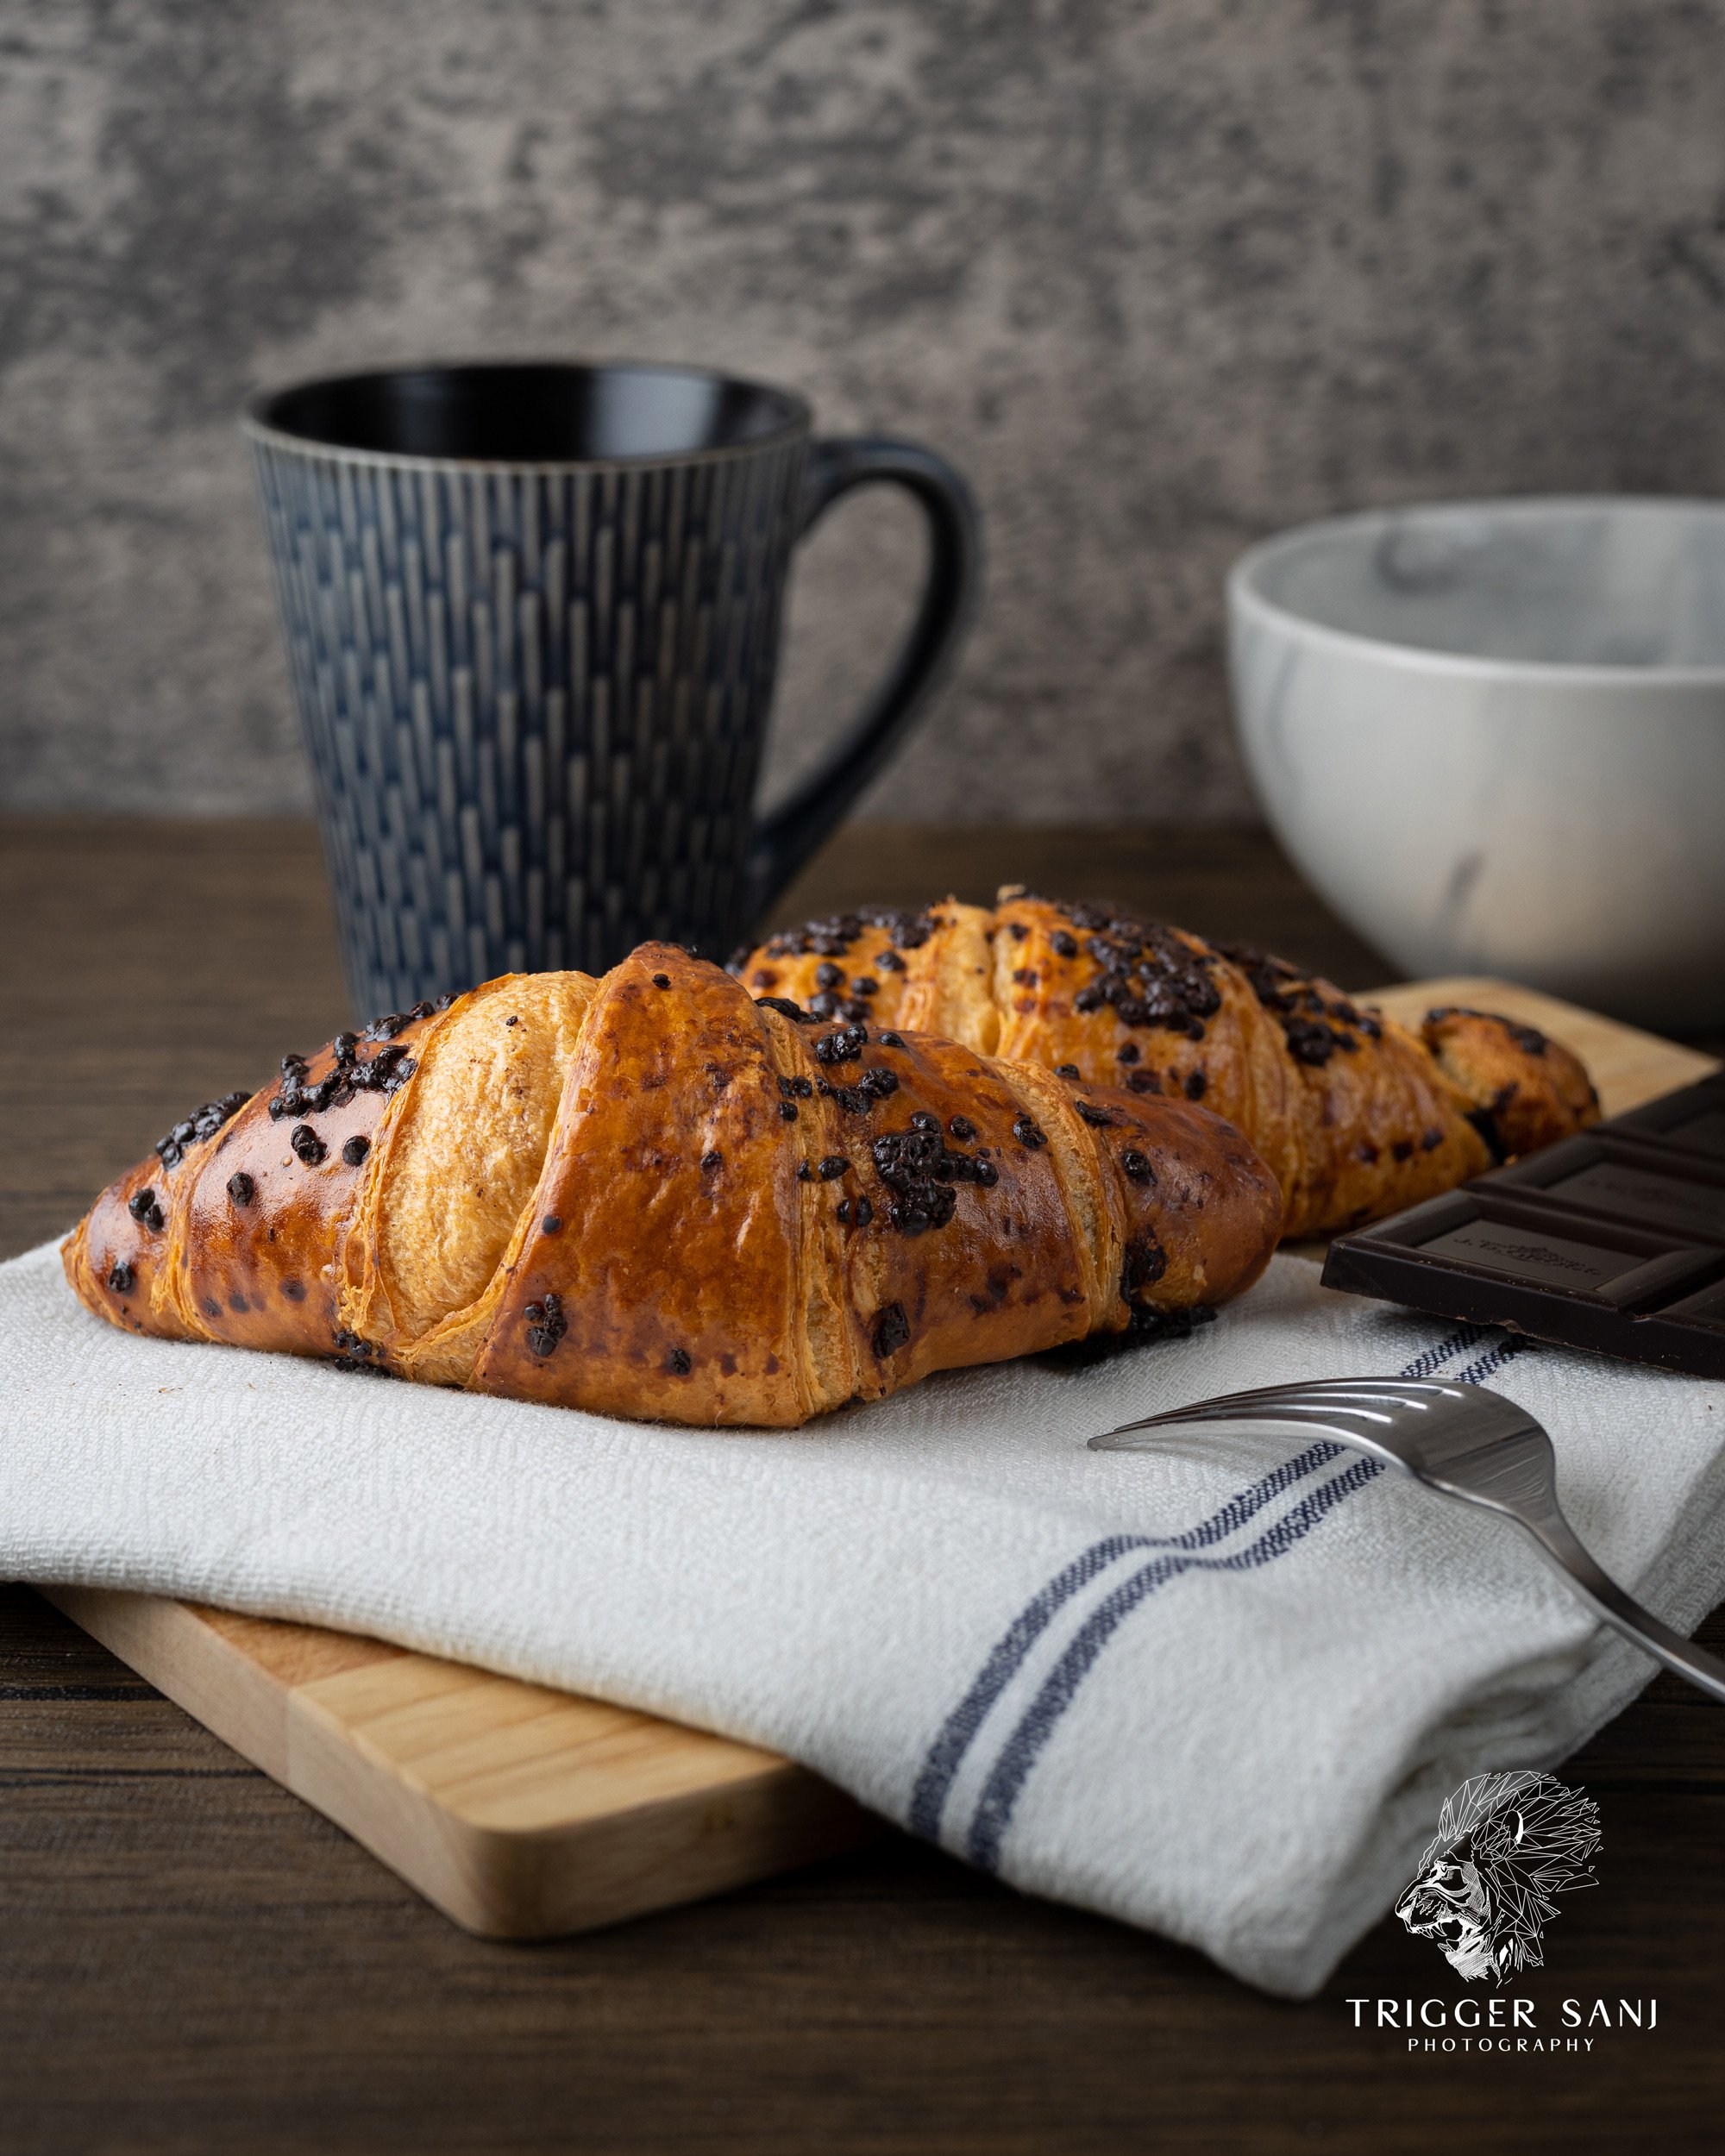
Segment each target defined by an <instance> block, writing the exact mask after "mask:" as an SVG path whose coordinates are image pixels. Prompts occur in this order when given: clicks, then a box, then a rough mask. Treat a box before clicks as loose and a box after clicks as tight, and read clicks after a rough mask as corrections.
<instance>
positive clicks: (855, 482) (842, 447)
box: [744, 435, 982, 923]
mask: <svg viewBox="0 0 1725 2156" xmlns="http://www.w3.org/2000/svg"><path fill="white" fill-rule="evenodd" d="M878 481H885V482H888V483H890V484H891V485H893V486H902V487H903V488H904V489H905V490H906V492H907V493H908V494H909V495H910V496H911V498H913V500H914V501H915V503H916V504H917V505H918V507H919V509H920V510H921V511H922V512H923V514H924V516H925V517H926V518H927V519H928V537H929V557H928V576H927V579H926V581H925V584H924V586H923V594H922V602H921V604H920V605H919V607H918V609H917V615H916V619H915V621H914V622H913V624H912V625H911V631H910V634H909V635H908V636H906V638H905V641H904V642H903V644H902V645H901V646H900V649H899V653H898V656H897V657H896V658H895V659H894V661H893V664H892V666H891V667H890V669H889V670H888V674H887V675H886V678H885V680H882V681H881V685H880V686H879V687H878V688H877V689H876V690H875V693H874V694H873V695H872V696H871V697H870V698H869V701H868V702H867V703H866V704H865V705H863V707H862V713H861V715H860V716H859V718H857V720H856V724H855V725H854V726H853V727H852V728H851V730H850V733H849V734H848V735H847V736H846V737H845V738H844V741H843V742H841V743H839V745H838V747H837V749H834V750H833V752H832V754H831V755H830V756H829V757H828V758H827V759H826V761H825V763H824V764H822V766H821V768H819V770H818V771H817V772H815V773H814V774H813V776H812V777H811V778H809V779H806V780H804V782H803V784H802V785H801V786H800V787H798V788H797V790H796V792H795V793H793V794H792V796H791V797H790V799H788V800H787V801H786V802H785V803H784V804H783V805H781V807H779V808H777V809H775V811H774V812H773V813H772V814H771V815H770V816H768V817H766V818H763V819H762V822H761V823H760V824H758V825H757V826H756V830H755V833H754V836H753V837H752V838H751V839H750V844H749V856H748V862H747V867H746V868H745V871H744V874H745V879H746V888H747V892H748V903H749V912H750V921H751V923H752V922H753V921H755V920H756V919H757V918H759V916H760V914H761V913H762V912H763V911H764V910H765V908H766V907H767V906H770V905H771V904H772V902H773V900H774V899H775V898H776V897H777V896H778V895H779V893H780V892H781V891H782V890H783V889H784V887H785V886H786V885H787V883H788V882H789V881H790V880H791V878H792V877H793V875H794V874H796V872H797V870H798V869H799V868H801V867H802V865H803V863H804V862H806V860H807V859H808V857H809V856H810V855H811V854H812V853H813V852H814V850H815V849H816V848H817V847H818V846H819V844H820V843H821V841H822V840H823V839H824V838H825V837H826V836H827V834H828V832H829V831H831V830H832V828H833V826H834V825H835V824H837V823H838V822H839V821H840V819H841V818H843V817H844V812H845V811H846V810H847V809H848V808H849V807H850V804H851V802H852V801H854V800H855V799H856V796H857V794H858V793H861V792H862V788H863V787H865V786H866V785H867V784H868V783H869V780H870V779H872V778H873V777H874V776H875V773H876V772H877V771H879V770H880V769H881V766H882V765H883V764H884V763H885V762H886V761H887V759H888V757H889V756H890V755H892V753H893V751H894V749H896V748H897V747H898V745H899V743H900V742H901V741H902V740H903V739H904V737H905V736H906V734H907V733H908V732H909V731H910V730H911V728H912V727H913V725H914V724H916V722H917V720H918V718H920V717H921V715H922V712H923V711H924V709H925V706H926V705H927V703H928V701H929V699H930V698H931V696H932V695H933V693H934V692H935V690H936V689H937V688H938V686H940V684H941V682H942V681H943V680H944V678H945V676H946V674H947V673H948V671H949V669H950V667H951V664H952V661H953V660H954V658H955V657H956V656H957V650H958V646H959V644H960V643H961V642H963V636H964V632H965V630H967V629H968V628H969V624H970V617H971V616H972V614H973V613H974V612H975V605H976V594H977V590H978V587H979V586H980V584H981V582H982V520H981V519H980V517H978V515H977V513H976V505H975V500H974V498H972V495H971V492H970V490H969V487H968V486H966V485H965V483H964V481H963V479H961V478H960V477H959V475H958V473H957V472H956V471H954V469H953V468H952V467H951V466H950V464H949V463H948V462H947V461H946V460H945V458H944V457H941V456H937V455H936V454H935V453H934V451H933V450H932V449H925V448H923V447H922V446H921V445H920V444H919V443H918V442H897V441H894V440H892V439H891V438H890V437H888V436H881V435H857V436H846V437H844V439H840V440H832V441H824V442H812V443H811V444H810V446H809V454H808V462H807V464H806V466H805V467H804V473H803V494H802V506H801V518H800V524H799V527H798V531H797V536H798V538H799V540H802V539H806V537H807V536H808V535H809V533H810V532H811V531H812V530H813V529H814V527H815V526H816V524H818V523H819V522H820V520H821V518H822V517H824V516H825V514H826V512H827V511H828V510H829V509H831V507H832V505H833V504H834V503H835V502H836V501H837V500H838V499H839V498H840V496H841V495H844V494H849V493H850V492H853V491H854V490H855V489H856V488H857V487H859V486H873V485H875V483H876V482H878Z"/></svg>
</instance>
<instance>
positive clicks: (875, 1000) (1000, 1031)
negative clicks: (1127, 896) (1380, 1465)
mask: <svg viewBox="0 0 1725 2156" xmlns="http://www.w3.org/2000/svg"><path fill="white" fill-rule="evenodd" d="M731 969H732V971H733V972H735V973H737V974H738V975H741V977H742V978H743V981H745V982H746V983H747V985H748V987H749V988H750V991H751V992H752V993H754V994H756V995H775V996H780V997H783V998H784V999H785V1000H786V1001H787V1005H789V1006H800V1007H803V1008H806V1009H807V1010H809V1011H811V1012H813V1014H814V1015H815V1016H816V1017H817V1018H850V1019H851V1020H853V1021H855V1020H857V1019H859V1018H867V1017H873V1018H875V1020H876V1021H877V1022H878V1023H880V1024H881V1025H913V1026H922V1027H925V1028H927V1030H928V1031H931V1032H936V1033H944V1034H946V1035H948V1036H950V1037H951V1038H952V1039H954V1040H957V1041H963V1042H964V1043H965V1044H967V1045H968V1046H969V1047H972V1048H977V1049H981V1050H982V1051H983V1052H984V1053H985V1054H987V1055H991V1056H1005V1057H1007V1058H1008V1059H1009V1060H1011V1061H1013V1062H1035V1063H1040V1064H1042V1065H1044V1068H1046V1069H1051V1070H1054V1071H1057V1072H1058V1073H1060V1074H1061V1075H1063V1076H1067V1077H1071V1078H1082V1079H1084V1080H1086V1081H1088V1082H1089V1083H1090V1084H1093V1085H1114V1086H1121V1087H1126V1089H1127V1090H1128V1091H1130V1092H1132V1093H1135V1094H1139V1095H1141V1096H1145V1095H1147V1096H1150V1097H1151V1098H1161V1099H1169V1098H1175V1099H1184V1100H1201V1101H1202V1102H1203V1103H1204V1105H1205V1106H1206V1107H1208V1108H1211V1109H1213V1110H1214V1112H1215V1113H1216V1114H1218V1115H1220V1116H1224V1117H1226V1119H1227V1120H1228V1121H1229V1122H1230V1123H1233V1124H1234V1125H1236V1126H1237V1127H1238V1128H1239V1130H1241V1131H1244V1133H1245V1136H1246V1137H1247V1138H1249V1139H1250V1140H1251V1144H1252V1146H1253V1148H1254V1149H1255V1150H1256V1151H1257V1152H1258V1154H1259V1155H1260V1156H1262V1157H1263V1159H1264V1161H1265V1162H1266V1163H1268V1165H1269V1167H1270V1169H1271V1171H1272V1172H1273V1174H1274V1175H1275V1176H1276V1179H1277V1181H1278V1182H1279V1183H1280V1184H1281V1186H1282V1194H1283V1225H1282V1232H1283V1235H1284V1236H1287V1237H1297V1236H1311V1235H1325V1234H1331V1233H1334V1232H1338V1231H1339V1230H1341V1229H1344V1228H1351V1227H1358V1225H1360V1223H1361V1222H1362V1221H1365V1220H1371V1219H1377V1218H1378V1217H1379V1216H1380V1215H1382V1214H1383V1213H1396V1212H1399V1211H1400V1210H1401V1209H1402V1206H1411V1205H1417V1204H1418V1203H1420V1201H1421V1200H1423V1199H1426V1198H1431V1197H1435V1196H1436V1195H1437V1194H1439V1193H1440V1191H1445V1190H1452V1189H1453V1188H1455V1187H1456V1185H1457V1184H1458V1183H1461V1182H1465V1181H1466V1180H1467V1179H1468V1177H1469V1176H1471V1175H1481V1174H1483V1173H1484V1170H1485V1169H1488V1168H1490V1167H1491V1166H1492V1165H1493V1163H1494V1162H1496V1161H1501V1160H1505V1159H1509V1158H1511V1157H1513V1156H1516V1155H1519V1154H1522V1153H1531V1152H1534V1151H1535V1150H1538V1149H1539V1148H1540V1146H1544V1145H1549V1144H1554V1143H1555V1142H1556V1140H1557V1139H1559V1138H1567V1137H1569V1136H1570V1135H1571V1133H1572V1132H1573V1131H1578V1130H1580V1129H1581V1128H1582V1127H1583V1126H1584V1125H1586V1124H1589V1123H1591V1122H1594V1121H1595V1120H1596V1119H1597V1117H1598V1113H1599V1103H1598V1101H1597V1100H1596V1097H1595V1095H1594V1091H1593V1087H1592V1086H1591V1084H1590V1082H1589V1080H1588V1076H1587V1073H1586V1072H1585V1070H1584V1069H1583V1068H1582V1066H1581V1064H1580V1062H1578V1060H1577V1058H1576V1057H1575V1056H1572V1055H1571V1053H1570V1051H1569V1050H1567V1049H1566V1048H1565V1047H1563V1046H1562V1045H1561V1044H1559V1042H1556V1041H1553V1040H1551V1039H1549V1038H1547V1037H1546V1036H1545V1035H1544V1034H1542V1033H1540V1032H1537V1031H1534V1028H1533V1027H1531V1026H1527V1025H1516V1024H1515V1022H1514V1021H1513V1020H1510V1019H1509V1018H1498V1017H1496V1016H1494V1015H1493V1014H1492V1013H1490V1012H1482V1011H1462V1010H1434V1011H1433V1012H1431V1013H1430V1015H1429V1016H1428V1017H1427V1020H1426V1022H1425V1025H1424V1026H1423V1027H1422V1028H1421V1032H1420V1034H1419V1035H1417V1036H1416V1035H1415V1034H1413V1033H1411V1032H1409V1031H1408V1030H1407V1029H1406V1028H1405V1027H1403V1026H1400V1025H1396V1023H1395V1022H1394V1021H1393V1020H1392V1019H1390V1018H1384V1017H1383V1016H1381V1015H1379V1014H1378V1013H1376V1012H1371V1011H1369V1010H1364V1009H1361V1008H1360V1007H1359V1006H1357V1005H1356V1004H1354V1003H1353V1002H1352V1000H1350V999H1349V998H1348V997H1346V996H1345V995H1344V994H1343V993H1341V991H1340V990H1339V988H1337V987H1333V985H1332V984H1331V983H1330V982H1329V981H1321V980H1318V979H1316V978H1314V976H1312V975H1308V974H1305V973H1302V971H1301V969H1300V968H1298V967H1296V966H1292V965H1289V963H1288V962H1286V961H1285V960H1283V959H1280V958H1272V957H1270V956H1267V955H1266V954H1265V953H1264V952H1262V951H1258V950H1246V949H1244V948H1241V947H1238V946H1235V947H1229V946H1224V945H1220V944H1216V943H1207V942H1206V941H1205V940H1204V938H1203V937H1200V936H1192V935H1189V934H1188V933H1187V932H1186V931H1184V930H1183V929H1177V928H1164V927H1159V926H1147V925H1146V924H1144V923H1142V922H1139V921H1136V920H1133V919H1132V918H1131V917H1130V916H1129V915H1127V914H1126V913H1125V912H1121V911H1120V909H1119V908H1118V907H1114V906H1107V905H1098V904H1088V905H1081V906H1069V905H1064V904H1061V903H1058V902H1057V901H1054V900H1051V899H1044V898H1039V897H1038V896H1037V895H1035V894H1034V893H1031V892H1027V891H1026V890H1024V889H1023V888H1022V887H1019V886H1016V885H1010V886H1008V887H1007V888H1005V889H1004V890H1002V891H1001V893H1000V902H999V904H998V905H996V906H992V907H989V906H963V905H961V904H960V903H959V902H958V901H957V899H946V900H945V901H944V903H942V904H940V905H938V906H929V907H927V908H926V909H925V911H924V912H921V913H911V912H904V911H902V910H900V909H897V908H894V907H889V906H877V907H872V908H869V909H866V910H864V911H862V912H857V913H849V914H836V915H833V916H831V917H830V918H827V919H825V920H819V921H809V922H806V923H805V924H803V926H801V927H800V928H793V929H787V930H785V931H782V932H781V934H779V935H776V936H775V937H771V938H770V939H769V940H768V942H767V943H763V944H762V945H761V946H760V947H759V948H758V949H756V950H752V951H740V952H738V953H737V956H736V957H735V958H733V959H732V960H731Z"/></svg>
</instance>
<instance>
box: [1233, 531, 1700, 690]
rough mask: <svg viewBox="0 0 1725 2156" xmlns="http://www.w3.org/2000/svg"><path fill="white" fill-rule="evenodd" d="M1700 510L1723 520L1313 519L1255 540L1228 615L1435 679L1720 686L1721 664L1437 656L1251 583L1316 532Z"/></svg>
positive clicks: (1239, 566) (1237, 568)
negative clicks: (1329, 618) (1317, 616)
mask: <svg viewBox="0 0 1725 2156" xmlns="http://www.w3.org/2000/svg"><path fill="white" fill-rule="evenodd" d="M1602 508H1609V509H1631V510H1642V509H1654V510H1691V511H1694V510H1699V511H1704V512H1706V513H1707V514H1709V515H1711V516H1716V517H1719V518H1721V519H1722V520H1725V500H1722V499H1719V498H1710V497H1709V496H1706V495H1698V494H1610V493H1599V494H1496V495H1484V496H1467V497H1461V498H1457V499H1454V500H1448V501H1421V502H1396V503H1388V504H1385V505H1383V507H1381V508H1377V509H1361V510H1352V511H1349V512H1347V513H1346V515H1343V516H1339V517H1314V518H1313V519H1312V520H1311V521H1309V522H1308V523H1303V524H1294V525H1290V526H1289V527H1288V528H1287V529H1286V530H1283V531H1277V532H1272V533H1271V534H1270V536H1269V537H1268V538H1264V539H1260V540H1258V542H1256V544H1255V545H1252V546H1250V547H1248V548H1246V550H1245V553H1244V554H1242V555H1239V556H1238V557H1237V559H1236V560H1235V561H1234V562H1233V565H1232V567H1230V568H1229V570H1228V573H1227V580H1226V594H1227V605H1228V611H1229V612H1230V614H1231V615H1248V614H1255V615H1257V616H1258V617H1259V618H1260V619H1263V620H1264V621H1268V622H1273V623H1275V624H1278V625H1280V626H1282V627H1283V628H1284V629H1287V630H1291V631H1294V632H1295V633H1297V634H1298V635H1299V636H1302V637H1304V638H1307V639H1308V640H1310V641H1311V642H1315V643H1319V644H1325V645H1329V646H1332V647H1333V648H1337V649H1342V650H1345V651H1350V652H1353V653H1356V654H1360V653H1370V654H1371V655H1372V656H1373V657H1374V658H1376V659H1378V660H1380V661H1386V662H1388V663H1389V664H1390V665H1395V666H1402V667H1408V668H1410V669H1415V670H1418V671H1421V672H1427V673H1435V674H1453V675H1456V676H1458V677H1461V678H1463V679H1466V680H1496V681H1502V680H1523V681H1528V682H1534V681H1554V682H1558V681H1561V682H1568V683H1571V684H1580V683H1584V682H1592V683H1595V684H1597V685H1599V686H1609V687H1612V688H1616V689H1622V688H1623V687H1626V686H1628V685H1630V684H1632V683H1634V684H1639V685H1640V686H1641V687H1642V688H1643V689H1647V688H1651V687H1653V686H1661V687H1663V686H1667V685H1669V686H1672V687H1678V688H1681V687H1691V688H1693V687H1707V688H1720V687H1725V661H1721V662H1720V663H1719V664H1717V665H1714V666H1681V667H1674V666H1629V665H1618V666H1614V665H1606V664H1603V663H1597V662H1584V661H1575V660H1563V659H1490V658H1482V657H1479V656H1477V655H1474V654H1472V653H1470V652H1460V651H1434V650H1433V649H1431V648H1430V646H1428V645H1426V644H1412V643H1401V642H1396V641H1395V640H1394V639H1393V638H1390V637H1388V636H1367V635H1366V634H1364V632H1363V631H1362V630H1356V629H1336V628H1333V627H1332V625H1331V624H1329V623H1327V622H1320V621H1314V620H1313V619H1312V618H1311V617H1309V616H1308V615H1305V614H1301V613H1296V612H1295V610H1294V609H1293V608H1292V607H1290V606H1285V605H1282V604H1281V603H1280V602H1279V601H1277V600H1276V599H1270V598H1267V597H1266V596H1265V594H1264V592H1262V591H1261V590H1259V589H1258V586H1257V585H1256V583H1255V582H1254V581H1253V579H1254V578H1255V577H1256V576H1257V575H1258V573H1259V572H1260V571H1261V570H1262V569H1263V568H1264V567H1265V566H1266V565H1267V564H1268V563H1269V562H1270V561H1272V560H1274V559H1276V558H1277V556H1279V555H1283V554H1287V553H1291V552H1293V551H1295V549H1296V548H1299V547H1300V546H1302V544H1304V543H1306V542H1308V541H1309V540H1312V539H1314V538H1316V537H1317V536H1319V535H1320V534H1321V533H1332V532H1339V531H1345V530H1352V529H1356V528H1359V527H1364V526H1371V525H1374V524H1376V525H1380V526H1382V525H1384V524H1388V523H1396V522H1401V521H1403V520H1408V521H1416V520H1418V519H1420V518H1421V517H1433V518H1435V517H1450V516H1470V515H1471V516H1478V517H1507V518H1509V519H1512V520H1513V519H1517V518H1519V517H1528V516H1533V515H1536V514H1543V513H1548V512H1549V511H1553V510H1561V509H1591V510H1599V509H1602Z"/></svg>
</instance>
